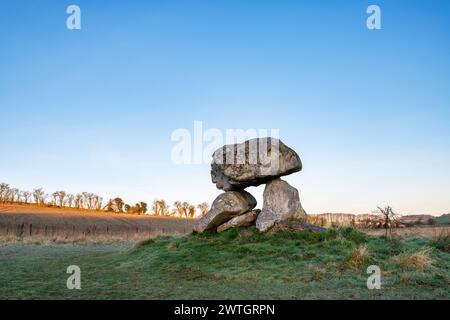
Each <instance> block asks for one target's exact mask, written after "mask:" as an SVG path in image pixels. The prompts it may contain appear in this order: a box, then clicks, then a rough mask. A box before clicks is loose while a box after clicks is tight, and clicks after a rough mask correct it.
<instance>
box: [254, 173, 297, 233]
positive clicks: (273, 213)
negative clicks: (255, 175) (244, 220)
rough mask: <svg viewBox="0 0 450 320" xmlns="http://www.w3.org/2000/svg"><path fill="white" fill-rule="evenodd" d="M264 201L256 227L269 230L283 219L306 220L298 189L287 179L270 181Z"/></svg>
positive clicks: (265, 191) (265, 190)
mask: <svg viewBox="0 0 450 320" xmlns="http://www.w3.org/2000/svg"><path fill="white" fill-rule="evenodd" d="M263 198H264V203H263V208H262V210H261V213H260V214H259V215H258V218H257V219H256V227H257V228H258V229H259V230H260V231H263V232H265V231H267V230H269V229H270V228H271V227H273V226H274V224H275V223H277V222H281V221H289V220H296V221H305V220H306V212H305V210H303V208H302V205H301V203H300V197H299V195H298V191H297V189H295V188H294V187H292V186H291V185H289V184H288V183H287V182H286V181H284V180H281V179H275V180H272V181H269V182H268V183H267V184H266V188H265V189H264V194H263Z"/></svg>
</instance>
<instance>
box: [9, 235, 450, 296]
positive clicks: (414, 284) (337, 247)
mask: <svg viewBox="0 0 450 320" xmlns="http://www.w3.org/2000/svg"><path fill="white" fill-rule="evenodd" d="M242 230H243V229H239V228H236V229H231V230H228V231H226V232H223V233H221V234H218V235H213V234H208V233H206V234H201V235H199V234H193V235H189V236H184V237H176V238H173V237H158V238H156V239H153V240H150V241H145V242H141V243H138V244H136V245H134V246H132V247H129V246H126V245H125V244H109V245H105V244H90V245H84V246H83V245H67V244H53V245H23V246H21V245H6V246H3V247H0V298H1V299H44V298H45V299H70V298H73V299H93V298H96V299H393V298H398V299H448V298H449V297H450V294H449V293H450V286H449V279H450V275H449V272H450V271H449V267H450V257H449V254H448V253H447V252H445V251H444V250H441V249H440V248H441V244H436V243H434V242H432V241H431V240H427V239H424V238H403V239H400V238H395V239H393V240H389V241H387V240H385V239H383V238H382V237H374V236H368V235H365V234H364V233H361V232H359V231H356V230H353V229H350V228H345V229H339V230H336V229H330V230H327V231H326V232H323V233H316V234H314V233H310V232H307V231H305V232H300V233H294V232H281V233H276V234H260V233H258V232H257V231H256V230H255V229H254V228H249V229H246V231H247V232H245V233H244V232H242ZM248 230H251V231H252V232H250V234H249V232H248ZM447 241H448V239H447ZM427 248H431V249H429V250H425V249H427ZM424 250H425V251H424ZM421 251H423V252H425V253H426V254H427V257H426V258H427V259H429V260H430V261H432V264H431V265H426V266H425V268H424V269H423V270H421V269H420V268H414V266H412V267H411V266H408V268H405V266H404V265H401V263H400V262H399V261H401V260H400V259H398V256H400V257H402V258H404V257H408V255H409V254H411V255H414V254H415V253H417V252H421ZM395 256H397V258H394V257H395ZM427 261H428V260H427ZM73 264H74V265H78V266H79V267H80V268H81V286H82V289H81V290H68V289H67V288H66V279H67V277H68V276H69V275H68V274H66V268H67V267H68V266H69V265H73ZM371 264H375V265H378V266H380V268H381V270H382V273H383V275H382V280H381V281H382V289H381V290H368V289H367V286H366V281H367V277H368V274H366V268H367V266H368V265H371Z"/></svg>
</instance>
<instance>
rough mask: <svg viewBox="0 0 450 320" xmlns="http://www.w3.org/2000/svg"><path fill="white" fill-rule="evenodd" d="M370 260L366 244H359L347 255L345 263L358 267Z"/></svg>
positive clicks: (351, 266)
mask: <svg viewBox="0 0 450 320" xmlns="http://www.w3.org/2000/svg"><path fill="white" fill-rule="evenodd" d="M371 260H372V259H371V257H370V255H369V250H368V249H367V246H365V245H361V246H359V247H358V248H356V249H355V250H353V251H352V252H351V253H350V254H349V255H348V257H347V259H346V260H345V264H346V265H347V266H348V267H350V268H359V267H361V266H362V265H365V264H367V263H369V262H370V261H371Z"/></svg>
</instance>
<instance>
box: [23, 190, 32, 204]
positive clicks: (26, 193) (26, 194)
mask: <svg viewBox="0 0 450 320" xmlns="http://www.w3.org/2000/svg"><path fill="white" fill-rule="evenodd" d="M22 197H23V202H25V203H26V204H27V203H29V202H30V198H31V192H29V191H23V192H22Z"/></svg>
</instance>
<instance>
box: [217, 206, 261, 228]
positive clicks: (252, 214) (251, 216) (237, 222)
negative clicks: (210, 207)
mask: <svg viewBox="0 0 450 320" xmlns="http://www.w3.org/2000/svg"><path fill="white" fill-rule="evenodd" d="M260 212H261V210H259V209H255V210H252V211H249V212H247V213H244V214H243V215H240V216H237V217H234V218H232V219H231V220H229V221H227V222H225V223H224V224H221V225H220V226H219V227H218V228H217V232H222V231H225V230H228V229H230V228H235V227H247V226H251V225H252V224H254V223H255V220H256V217H257V216H258V214H259V213H260Z"/></svg>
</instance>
